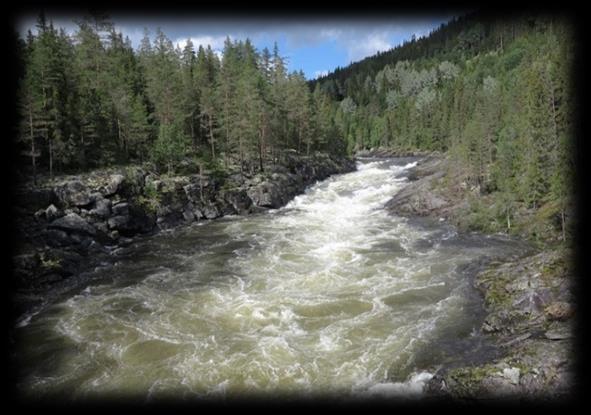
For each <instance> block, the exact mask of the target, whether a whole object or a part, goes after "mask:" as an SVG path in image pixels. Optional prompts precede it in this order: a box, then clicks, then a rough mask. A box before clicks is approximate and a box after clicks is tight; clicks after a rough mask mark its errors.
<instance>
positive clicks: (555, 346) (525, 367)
mask: <svg viewBox="0 0 591 415" xmlns="http://www.w3.org/2000/svg"><path fill="white" fill-rule="evenodd" d="M449 166H450V160H449V159H446V158H443V157H441V156H439V155H433V156H429V157H425V158H424V159H422V160H421V161H420V162H419V163H417V166H416V167H414V168H412V169H410V171H409V176H408V178H409V180H410V181H411V182H410V183H409V184H408V185H407V186H406V187H404V188H403V189H401V190H400V191H399V192H398V193H397V194H396V195H394V197H393V198H392V199H391V200H390V201H389V202H388V203H387V204H386V209H387V210H388V211H389V212H390V213H392V214H396V215H403V216H422V217H427V218H430V219H432V220H441V218H445V219H449V218H452V217H453V216H454V215H457V212H458V211H461V209H462V208H463V207H465V205H466V203H467V202H466V197H467V195H468V194H470V193H471V192H475V193H478V189H469V188H467V186H465V183H462V181H461V177H459V176H458V177H456V176H453V173H452V172H453V169H450V168H449ZM441 181H445V182H446V186H441V185H439V184H440V182H441ZM454 189H456V191H454ZM565 252H566V251H565V250H563V249H557V250H551V249H546V250H544V251H542V252H538V253H536V254H532V255H529V256H525V257H523V258H520V259H517V260H511V261H508V262H504V263H496V264H491V265H490V266H489V268H488V269H487V270H485V271H483V272H480V273H479V274H477V275H476V277H475V280H474V281H475V286H476V288H477V289H478V290H479V291H480V292H481V293H482V295H483V297H484V306H485V309H486V313H487V315H486V318H485V320H484V323H483V325H482V327H481V329H480V334H481V335H483V336H487V338H488V339H491V340H492V341H493V343H494V344H496V345H497V346H498V348H499V350H500V352H501V357H499V358H496V359H493V360H491V361H488V362H485V363H481V364H470V365H467V366H462V365H460V366H458V367H453V368H452V367H446V366H444V367H442V368H440V369H439V370H438V371H437V373H436V374H435V376H434V377H433V378H432V379H431V380H430V381H429V382H428V383H427V385H426V392H427V394H428V396H436V397H453V398H465V399H488V398H517V399H522V398H525V399H527V398H532V399H539V398H548V399H555V398H557V397H566V396H568V395H569V393H570V392H572V388H573V385H574V380H573V373H574V366H573V360H574V356H573V355H572V352H573V350H572V333H573V327H572V326H573V316H574V310H575V307H574V299H573V296H572V291H573V290H572V271H571V270H570V269H569V266H568V265H569V261H570V259H571V257H570V255H569V254H568V253H565Z"/></svg>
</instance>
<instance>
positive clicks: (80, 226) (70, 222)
mask: <svg viewBox="0 0 591 415" xmlns="http://www.w3.org/2000/svg"><path fill="white" fill-rule="evenodd" d="M48 228H52V229H61V230H65V231H67V232H78V233H84V234H88V235H96V229H95V228H94V227H93V226H92V225H91V224H89V223H88V222H87V221H86V220H84V219H83V218H81V217H80V216H79V215H77V214H76V213H69V214H67V215H66V216H64V217H61V218H59V219H56V220H54V221H53V222H52V223H50V224H49V225H48Z"/></svg>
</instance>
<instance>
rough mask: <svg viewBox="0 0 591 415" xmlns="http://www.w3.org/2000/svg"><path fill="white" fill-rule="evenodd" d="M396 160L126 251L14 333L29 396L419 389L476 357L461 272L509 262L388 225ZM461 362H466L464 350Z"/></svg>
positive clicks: (403, 222) (502, 250) (428, 232)
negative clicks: (486, 261)
mask: <svg viewBox="0 0 591 415" xmlns="http://www.w3.org/2000/svg"><path fill="white" fill-rule="evenodd" d="M407 162H408V160H406V161H405V160H402V161H401V160H377V161H376V160H373V161H372V160H366V161H360V162H358V171H356V172H353V173H348V174H344V175H339V176H334V177H331V178H330V179H328V180H326V181H323V182H321V183H318V184H316V185H314V186H312V187H311V188H309V189H308V191H307V192H306V193H305V194H303V195H300V196H298V197H296V198H295V199H294V200H293V201H292V202H291V203H289V204H288V205H287V206H285V207H284V208H281V209H277V210H272V211H269V212H267V213H264V214H257V215H251V216H245V217H228V218H223V219H220V220H216V221H213V222H209V223H200V224H195V225H194V226H190V227H185V228H183V229H178V230H174V231H170V232H163V233H161V234H158V235H156V236H153V237H149V238H144V239H139V240H137V241H136V242H135V243H134V244H132V245H131V246H129V247H127V248H125V250H124V251H123V252H120V253H119V254H118V256H117V262H116V264H115V265H114V266H113V267H112V268H110V269H108V270H106V271H97V273H100V272H102V273H103V274H104V275H102V276H100V278H99V279H97V280H95V281H98V282H95V283H93V284H90V285H88V286H86V287H85V288H84V289H83V290H82V289H81V290H79V291H78V293H76V294H75V295H71V296H70V297H69V298H66V299H64V300H63V301H61V302H58V303H55V304H53V305H52V306H50V307H48V308H46V309H45V310H44V311H42V312H41V313H39V314H37V315H35V316H33V317H32V318H30V320H27V321H26V322H25V323H24V324H22V325H21V327H19V328H17V329H16V330H17V339H18V343H17V346H18V348H17V353H16V359H17V364H18V365H19V369H20V380H21V381H20V383H19V385H18V386H19V388H20V389H21V390H22V391H24V392H25V393H26V394H27V395H29V394H30V395H32V396H63V397H67V398H68V399H70V398H74V399H77V398H85V397H141V398H142V399H148V400H149V399H154V398H157V397H178V398H191V397H200V396H212V395H213V396H218V395H225V396H237V395H238V396H240V395H241V394H242V396H244V395H246V396H248V395H249V394H257V395H260V394H261V393H263V394H265V393H269V394H271V393H288V394H291V393H295V394H296V395H298V396H301V395H303V396H310V395H311V396H314V395H315V394H321V395H324V394H339V395H341V394H342V395H347V396H374V395H384V394H386V395H389V394H402V395H411V394H416V393H420V391H421V390H422V385H423V383H424V382H425V381H426V380H428V379H429V378H430V376H431V375H430V374H429V370H433V369H434V368H436V367H437V366H438V365H439V364H442V363H444V362H446V361H449V359H453V356H457V355H458V354H462V353H464V354H466V353H468V352H469V351H470V350H471V351H473V352H474V353H476V354H478V353H486V350H487V348H486V345H485V344H483V342H482V341H481V340H480V339H479V336H475V332H476V330H477V329H478V327H479V326H480V324H481V322H482V305H481V300H480V298H479V297H478V296H477V295H476V294H475V293H474V290H473V288H472V287H471V281H470V278H469V275H470V272H469V271H470V266H471V264H475V263H476V262H477V261H478V260H479V259H481V258H483V256H489V257H490V256H503V255H505V256H506V255H508V254H510V253H513V254H514V253H515V252H517V251H518V250H519V249H520V247H519V245H518V244H517V243H516V242H513V241H511V240H508V239H505V238H501V237H498V238H497V237H488V238H487V237H484V236H459V235H457V234H456V233H455V232H454V231H453V229H452V228H450V227H447V226H443V225H442V226H439V225H432V226H425V225H420V224H417V223H413V222H412V221H409V220H407V219H403V218H400V217H396V216H390V215H388V214H387V212H386V211H385V210H384V209H383V206H384V204H385V203H386V202H387V201H388V200H389V199H390V198H391V197H392V196H393V195H394V194H395V193H396V192H397V191H398V190H399V189H400V188H401V187H402V186H404V185H405V182H406V179H405V178H404V176H403V173H404V170H405V169H407V168H408V167H410V166H411V165H412V163H407ZM468 354H469V353H468Z"/></svg>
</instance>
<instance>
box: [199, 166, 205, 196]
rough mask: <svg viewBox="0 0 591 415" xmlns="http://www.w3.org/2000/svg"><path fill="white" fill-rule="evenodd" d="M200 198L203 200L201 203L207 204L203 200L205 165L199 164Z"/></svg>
mask: <svg viewBox="0 0 591 415" xmlns="http://www.w3.org/2000/svg"><path fill="white" fill-rule="evenodd" d="M199 197H200V198H201V203H205V201H204V199H203V164H201V163H199Z"/></svg>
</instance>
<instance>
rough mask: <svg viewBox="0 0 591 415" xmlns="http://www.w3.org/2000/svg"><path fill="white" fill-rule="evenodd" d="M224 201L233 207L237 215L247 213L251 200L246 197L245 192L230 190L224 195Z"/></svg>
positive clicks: (242, 190)
mask: <svg viewBox="0 0 591 415" xmlns="http://www.w3.org/2000/svg"><path fill="white" fill-rule="evenodd" d="M224 200H225V201H226V202H228V203H229V204H230V205H232V206H233V207H234V210H235V212H236V213H238V214H239V215H243V214H245V213H248V212H249V210H250V207H251V206H252V200H251V199H250V197H248V194H247V193H246V190H244V189H238V190H230V191H228V192H226V193H225V194H224Z"/></svg>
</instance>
